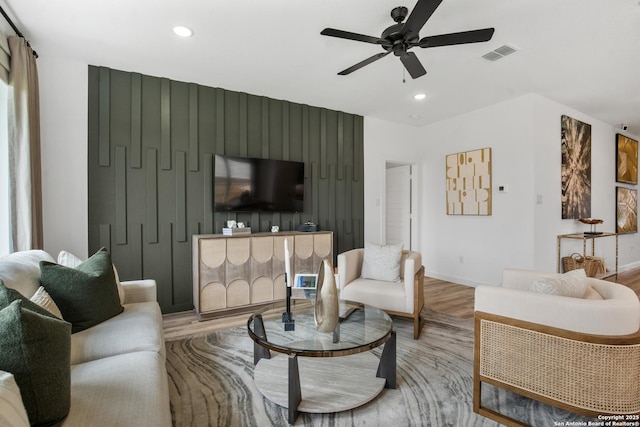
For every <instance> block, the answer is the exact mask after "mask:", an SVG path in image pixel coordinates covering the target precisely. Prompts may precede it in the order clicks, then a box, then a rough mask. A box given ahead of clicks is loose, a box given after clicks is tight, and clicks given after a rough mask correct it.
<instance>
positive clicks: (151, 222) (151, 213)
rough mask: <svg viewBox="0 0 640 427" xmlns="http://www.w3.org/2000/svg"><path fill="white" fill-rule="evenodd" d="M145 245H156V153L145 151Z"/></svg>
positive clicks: (149, 150) (150, 150) (155, 151)
mask: <svg viewBox="0 0 640 427" xmlns="http://www.w3.org/2000/svg"><path fill="white" fill-rule="evenodd" d="M146 172H147V173H146V178H147V183H146V192H147V194H146V196H147V206H146V212H147V215H146V216H147V223H146V226H147V243H158V151H157V150H154V149H151V148H150V149H148V150H147V167H146Z"/></svg>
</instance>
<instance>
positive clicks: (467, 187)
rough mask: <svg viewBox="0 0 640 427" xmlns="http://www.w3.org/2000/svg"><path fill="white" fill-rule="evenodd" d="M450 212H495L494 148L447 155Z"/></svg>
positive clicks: (448, 207)
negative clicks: (492, 208)
mask: <svg viewBox="0 0 640 427" xmlns="http://www.w3.org/2000/svg"><path fill="white" fill-rule="evenodd" d="M446 180H447V215H491V148H481V149H479V150H473V151H466V152H463V153H456V154H449V155H447V156H446Z"/></svg>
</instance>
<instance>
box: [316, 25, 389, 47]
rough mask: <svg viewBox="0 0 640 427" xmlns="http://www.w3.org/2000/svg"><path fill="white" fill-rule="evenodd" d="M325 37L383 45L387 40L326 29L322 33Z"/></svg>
mask: <svg viewBox="0 0 640 427" xmlns="http://www.w3.org/2000/svg"><path fill="white" fill-rule="evenodd" d="M320 34H322V35H323V36H330V37H337V38H339V39H347V40H355V41H357V42H365V43H373V44H382V43H385V42H386V40H383V39H381V38H379V37H373V36H365V35H364V34H356V33H351V32H349V31H342V30H336V29H335V28H325V29H324V30H322V31H321V32H320Z"/></svg>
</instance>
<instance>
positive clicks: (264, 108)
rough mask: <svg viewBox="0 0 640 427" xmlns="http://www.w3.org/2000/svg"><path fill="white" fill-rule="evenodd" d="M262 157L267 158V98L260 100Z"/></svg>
mask: <svg viewBox="0 0 640 427" xmlns="http://www.w3.org/2000/svg"><path fill="white" fill-rule="evenodd" d="M261 146H262V156H261V157H263V158H265V159H268V158H269V98H262V144H261Z"/></svg>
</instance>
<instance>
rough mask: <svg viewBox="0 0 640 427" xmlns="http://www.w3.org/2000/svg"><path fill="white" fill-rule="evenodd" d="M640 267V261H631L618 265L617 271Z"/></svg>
mask: <svg viewBox="0 0 640 427" xmlns="http://www.w3.org/2000/svg"><path fill="white" fill-rule="evenodd" d="M637 267H640V261H636V262H632V263H631V264H625V265H622V266H618V273H621V272H623V271H627V270H631V269H633V268H637Z"/></svg>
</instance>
